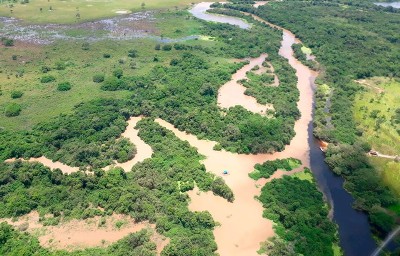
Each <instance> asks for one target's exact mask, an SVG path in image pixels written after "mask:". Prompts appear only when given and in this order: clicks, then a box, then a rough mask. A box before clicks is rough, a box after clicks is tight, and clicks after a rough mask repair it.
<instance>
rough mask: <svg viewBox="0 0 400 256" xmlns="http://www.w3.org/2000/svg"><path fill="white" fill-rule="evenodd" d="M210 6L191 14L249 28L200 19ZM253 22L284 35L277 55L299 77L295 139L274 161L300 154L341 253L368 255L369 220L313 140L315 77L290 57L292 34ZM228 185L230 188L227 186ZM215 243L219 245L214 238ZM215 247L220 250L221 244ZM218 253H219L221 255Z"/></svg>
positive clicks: (371, 244) (229, 20) (371, 246)
mask: <svg viewBox="0 0 400 256" xmlns="http://www.w3.org/2000/svg"><path fill="white" fill-rule="evenodd" d="M210 5H211V3H200V4H198V5H195V6H194V7H193V9H192V10H191V11H190V12H191V13H192V14H193V15H194V16H195V17H197V18H200V19H204V20H208V21H213V22H224V23H229V24H232V25H239V26H240V27H241V28H248V24H247V23H245V22H244V21H243V20H241V19H237V20H236V21H234V22H232V18H233V17H228V18H226V19H225V16H220V15H212V14H207V15H203V13H204V12H205V11H206V10H208V9H209V8H210ZM212 16H217V17H218V20H217V19H216V18H215V17H213V18H210V17H212ZM253 18H255V19H257V20H259V21H261V22H264V23H266V24H268V25H270V26H273V27H276V28H279V29H281V30H282V31H283V38H282V47H281V49H280V54H281V56H283V57H285V58H287V59H288V61H289V64H290V65H291V66H292V67H293V68H295V69H296V75H297V77H298V89H299V90H300V100H299V102H298V108H299V110H300V112H301V118H300V120H299V121H297V122H296V124H295V131H296V136H295V137H294V138H293V140H292V142H291V143H290V145H289V146H287V147H286V148H285V150H284V151H283V152H279V153H276V154H274V155H275V157H274V158H277V156H276V155H278V158H279V157H285V155H286V153H288V151H290V153H291V154H290V155H291V156H293V157H296V156H295V155H297V154H299V153H300V152H301V153H300V155H299V156H297V157H298V158H300V159H301V160H302V161H303V163H304V164H305V165H308V166H310V167H311V169H312V171H313V173H314V175H315V178H316V180H317V182H318V185H319V187H320V189H321V191H322V192H323V193H324V195H325V197H326V198H327V200H328V202H329V204H330V205H331V207H332V210H333V220H334V222H336V223H337V224H338V226H339V238H340V246H341V248H342V249H343V251H344V254H345V255H348V256H353V255H354V256H357V255H370V254H371V253H372V252H373V251H374V250H375V248H376V247H377V246H376V243H375V241H374V239H373V238H372V233H371V231H370V228H369V224H368V217H367V215H366V214H364V213H362V212H359V211H356V210H354V209H353V208H352V204H353V202H354V199H353V197H352V196H351V195H350V194H349V193H348V192H347V191H346V190H344V189H343V182H344V181H343V179H342V178H341V177H339V176H336V175H335V174H334V173H333V172H332V171H331V170H330V169H329V167H328V166H327V165H326V163H325V162H324V155H323V153H322V152H321V150H320V149H319V144H318V141H317V140H316V139H315V138H314V137H313V134H312V131H313V125H312V116H313V110H314V89H315V88H314V80H315V77H316V76H317V75H318V74H317V73H315V72H313V71H311V70H310V69H308V68H307V67H305V66H304V65H302V64H301V63H300V62H299V61H298V60H297V59H295V58H294V57H293V56H292V54H293V52H292V49H291V46H292V44H293V43H295V42H297V41H298V39H296V37H295V35H294V34H293V33H291V32H290V31H288V30H286V29H283V28H281V27H279V26H276V25H274V24H271V23H269V22H267V21H264V20H262V19H260V18H259V17H257V16H254V15H253ZM304 139H305V140H306V145H307V146H306V147H304V146H301V144H299V143H302V142H303V140H304ZM295 152H297V154H293V153H295ZM258 157H260V158H263V159H264V160H267V159H269V158H270V157H268V156H261V155H259V156H258ZM258 160H260V159H258ZM304 160H306V161H304ZM227 183H228V185H230V184H229V182H227ZM266 228H267V227H266ZM216 239H217V243H218V235H217V234H216ZM218 245H219V247H220V244H218ZM219 252H220V253H221V251H219ZM222 255H225V254H222ZM231 255H232V254H231ZM235 255H236V254H235ZM237 255H239V254H237Z"/></svg>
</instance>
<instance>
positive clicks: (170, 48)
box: [162, 44, 172, 51]
mask: <svg viewBox="0 0 400 256" xmlns="http://www.w3.org/2000/svg"><path fill="white" fill-rule="evenodd" d="M162 49H163V51H171V50H172V46H171V45H169V44H165V45H163V47H162Z"/></svg>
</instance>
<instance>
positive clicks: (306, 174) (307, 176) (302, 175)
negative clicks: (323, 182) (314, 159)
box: [291, 168, 314, 183]
mask: <svg viewBox="0 0 400 256" xmlns="http://www.w3.org/2000/svg"><path fill="white" fill-rule="evenodd" d="M291 176H292V177H296V178H299V179H301V180H308V181H309V182H312V183H313V182H314V177H313V174H312V173H311V171H310V170H309V169H308V168H304V170H303V171H301V172H296V173H293V174H292V175H291Z"/></svg>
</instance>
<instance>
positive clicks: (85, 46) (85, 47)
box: [82, 42, 90, 51]
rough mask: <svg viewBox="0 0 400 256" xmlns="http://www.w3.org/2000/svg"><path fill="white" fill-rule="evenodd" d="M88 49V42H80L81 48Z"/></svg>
mask: <svg viewBox="0 0 400 256" xmlns="http://www.w3.org/2000/svg"><path fill="white" fill-rule="evenodd" d="M89 49H90V45H89V43H88V42H85V43H83V44H82V50H84V51H88V50H89Z"/></svg>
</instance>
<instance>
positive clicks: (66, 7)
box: [0, 0, 201, 24]
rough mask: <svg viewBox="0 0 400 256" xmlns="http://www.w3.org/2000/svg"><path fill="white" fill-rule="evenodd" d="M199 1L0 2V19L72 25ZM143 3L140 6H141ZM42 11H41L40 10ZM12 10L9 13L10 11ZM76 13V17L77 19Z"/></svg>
mask: <svg viewBox="0 0 400 256" xmlns="http://www.w3.org/2000/svg"><path fill="white" fill-rule="evenodd" d="M196 2H201V1H200V0H152V1H144V0H109V1H106V0H94V1H85V0H64V1H58V0H31V1H30V2H29V3H27V4H20V3H19V2H18V3H14V4H12V6H13V8H10V5H9V3H8V1H4V2H3V3H2V2H1V1H0V16H6V17H15V18H19V19H22V20H24V21H26V22H31V23H60V24H61V23H62V24H68V23H74V22H82V21H88V20H95V19H99V18H106V17H112V16H116V15H119V14H118V12H119V13H120V14H123V13H124V12H128V13H130V12H136V11H142V10H151V9H166V8H176V7H184V6H187V5H189V4H191V3H196ZM142 4H144V6H142ZM40 8H42V11H41V10H40ZM11 10H12V12H11ZM78 13H79V16H80V18H78V17H77V14H78Z"/></svg>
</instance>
